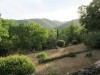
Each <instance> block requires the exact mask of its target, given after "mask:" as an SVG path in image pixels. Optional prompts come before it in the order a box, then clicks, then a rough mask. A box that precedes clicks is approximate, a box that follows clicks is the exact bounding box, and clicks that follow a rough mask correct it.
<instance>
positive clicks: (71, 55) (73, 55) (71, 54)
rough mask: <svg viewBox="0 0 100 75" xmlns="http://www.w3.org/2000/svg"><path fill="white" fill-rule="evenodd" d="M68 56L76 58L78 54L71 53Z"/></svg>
mask: <svg viewBox="0 0 100 75" xmlns="http://www.w3.org/2000/svg"><path fill="white" fill-rule="evenodd" d="M68 56H69V57H75V56H76V53H74V52H70V53H69V54H68Z"/></svg>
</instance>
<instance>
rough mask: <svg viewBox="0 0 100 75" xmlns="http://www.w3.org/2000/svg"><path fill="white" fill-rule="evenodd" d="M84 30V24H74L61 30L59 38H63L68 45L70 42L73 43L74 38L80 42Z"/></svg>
mask: <svg viewBox="0 0 100 75" xmlns="http://www.w3.org/2000/svg"><path fill="white" fill-rule="evenodd" d="M82 30H83V27H82V26H74V25H73V24H72V25H70V26H69V27H67V28H65V29H63V30H61V31H60V34H59V35H60V36H59V39H63V40H64V41H65V42H66V43H65V44H66V45H68V44H69V43H73V40H77V42H78V43H80V42H81V34H82Z"/></svg>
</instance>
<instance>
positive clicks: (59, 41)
mask: <svg viewBox="0 0 100 75" xmlns="http://www.w3.org/2000/svg"><path fill="white" fill-rule="evenodd" d="M57 46H59V47H64V46H65V41H64V40H58V41H57Z"/></svg>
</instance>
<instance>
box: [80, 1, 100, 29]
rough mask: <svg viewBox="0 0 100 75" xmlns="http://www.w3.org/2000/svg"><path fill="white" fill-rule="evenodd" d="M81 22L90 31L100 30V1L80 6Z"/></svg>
mask: <svg viewBox="0 0 100 75" xmlns="http://www.w3.org/2000/svg"><path fill="white" fill-rule="evenodd" d="M79 13H80V14H81V18H80V22H81V24H82V25H84V26H85V28H86V29H87V30H88V31H92V30H100V0H93V1H92V2H91V3H90V4H89V5H88V6H84V5H82V6H80V7H79Z"/></svg>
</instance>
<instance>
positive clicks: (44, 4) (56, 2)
mask: <svg viewBox="0 0 100 75" xmlns="http://www.w3.org/2000/svg"><path fill="white" fill-rule="evenodd" d="M91 1H92V0H0V13H1V15H2V16H1V17H2V18H6V19H17V20H20V19H34V18H47V19H50V20H58V21H70V20H72V19H76V18H79V14H78V7H79V6H81V5H88V4H89V3H90V2H91Z"/></svg>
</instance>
